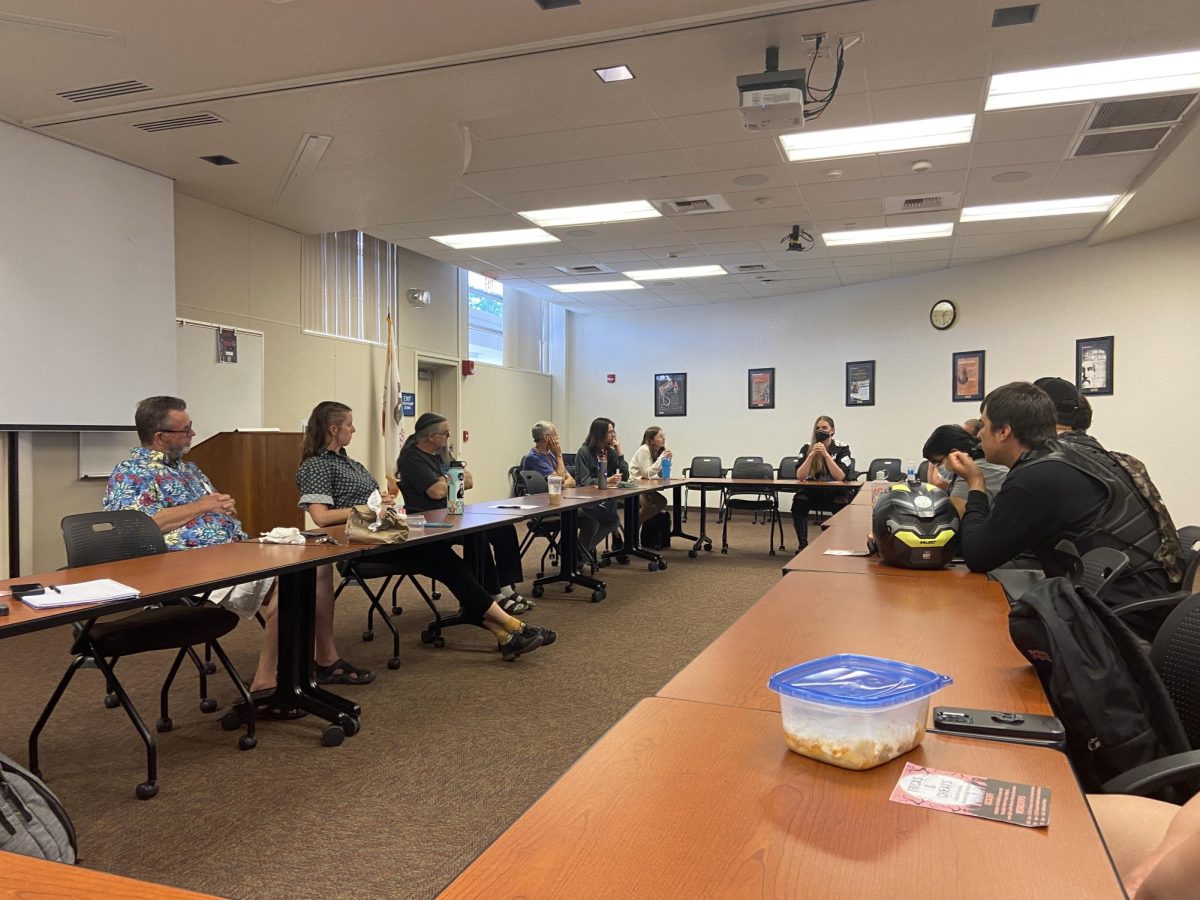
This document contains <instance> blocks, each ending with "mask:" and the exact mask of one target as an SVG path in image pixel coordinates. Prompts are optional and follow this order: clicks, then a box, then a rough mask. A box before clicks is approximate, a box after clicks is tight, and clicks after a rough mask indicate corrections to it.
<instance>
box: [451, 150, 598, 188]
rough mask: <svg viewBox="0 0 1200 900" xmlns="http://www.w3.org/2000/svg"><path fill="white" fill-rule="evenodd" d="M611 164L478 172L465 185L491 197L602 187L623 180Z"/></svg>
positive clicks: (565, 164) (588, 162)
mask: <svg viewBox="0 0 1200 900" xmlns="http://www.w3.org/2000/svg"><path fill="white" fill-rule="evenodd" d="M608 162H609V160H605V161H603V162H602V161H600V160H597V159H588V160H579V161H576V162H562V163H551V164H549V165H545V166H522V167H520V168H516V169H504V170H501V171H497V172H479V173H471V174H467V175H464V176H463V177H462V178H461V179H459V180H460V182H461V183H462V184H464V185H465V186H466V187H468V188H470V189H471V190H473V191H477V192H478V193H480V194H483V195H484V196H485V197H492V196H493V195H496V194H519V193H521V192H523V191H533V190H543V189H545V188H566V187H576V186H579V185H585V184H602V183H605V182H609V181H614V180H617V179H618V178H620V176H619V175H618V174H617V173H616V170H615V169H612V168H609V166H608Z"/></svg>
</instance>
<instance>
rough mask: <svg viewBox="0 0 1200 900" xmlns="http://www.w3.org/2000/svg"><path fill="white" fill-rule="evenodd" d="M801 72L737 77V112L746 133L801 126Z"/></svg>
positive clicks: (802, 93)
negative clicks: (738, 102)
mask: <svg viewBox="0 0 1200 900" xmlns="http://www.w3.org/2000/svg"><path fill="white" fill-rule="evenodd" d="M804 84H805V70H804V69H787V70H785V71H783V72H774V71H771V72H762V73H761V74H758V75H739V76H738V78H737V89H738V94H739V95H740V96H741V103H740V104H739V107H738V112H739V113H741V116H742V127H743V128H745V129H746V130H747V131H778V130H781V129H784V128H801V127H803V125H804Z"/></svg>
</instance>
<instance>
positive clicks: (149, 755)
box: [95, 656, 158, 800]
mask: <svg viewBox="0 0 1200 900" xmlns="http://www.w3.org/2000/svg"><path fill="white" fill-rule="evenodd" d="M95 660H96V666H97V667H98V668H99V669H100V671H102V672H103V673H104V676H105V677H106V678H107V679H109V681H110V683H111V684H112V686H113V689H114V690H115V692H116V695H117V700H118V701H119V702H120V704H121V707H122V708H123V709H124V710H125V715H127V716H129V721H130V722H132V723H133V727H134V728H135V729H136V730H137V733H138V736H139V737H140V738H141V739H142V743H144V744H145V745H146V780H145V781H144V782H142V783H141V784H139V785H138V786H137V791H136V794H137V798H138V799H139V800H149V799H150V798H151V797H153V796H154V795H155V794H157V793H158V747H157V746H156V745H155V743H154V736H153V735H152V734H150V731H149V729H147V728H146V723H145V722H143V721H142V717H141V716H139V715H138V711H137V709H135V708H134V705H133V701H132V700H130V699H129V695H128V694H126V693H125V688H124V687H122V686H121V682H119V681H117V676H116V675H115V674H114V673H113V670H112V667H111V666H110V665H109V664H108V661H107V660H105V659H104V658H103V657H100V656H97V657H95Z"/></svg>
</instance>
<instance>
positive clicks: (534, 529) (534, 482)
mask: <svg viewBox="0 0 1200 900" xmlns="http://www.w3.org/2000/svg"><path fill="white" fill-rule="evenodd" d="M521 484H522V488H523V493H524V494H545V493H547V492H548V491H549V490H550V488H549V487H548V486H547V484H546V476H545V475H543V474H542V473H541V472H533V471H529V470H524V471H522V472H521ZM525 527H526V529H527V530H526V532H525V537H524V538H523V539H522V541H521V557H522V558H524V556H525V552H526V551H527V550H528V549H529V548H530V546H531V545H532V544H533V542H534V541H535V540H537V539H538V538H545V539H546V549H545V550H543V551H542V558H541V560H540V561H539V562H538V573H537V577H538V578H544V577H545V576H546V559H547V558H549V559H550V565H552V566H556V565H558V553H559V549H558V536H559V533H560V532H561V531H562V517H561V516H538V517H537V518H536V519H529V520H527V521H526V523H525Z"/></svg>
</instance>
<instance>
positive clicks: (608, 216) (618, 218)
mask: <svg viewBox="0 0 1200 900" xmlns="http://www.w3.org/2000/svg"><path fill="white" fill-rule="evenodd" d="M517 215H518V216H521V217H522V218H524V219H528V220H529V221H530V222H532V223H533V224H534V225H540V226H542V227H543V228H566V227H568V226H571V225H603V224H605V223H606V222H632V221H634V220H635V219H656V218H658V217H660V216H661V215H662V213H660V212H659V211H658V210H657V209H655V208H654V207H653V206H651V205H650V203H649V201H646V200H629V201H627V202H624V203H597V204H595V205H594V206H564V207H563V208H562V209H533V210H529V211H527V212H519V213H517Z"/></svg>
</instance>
